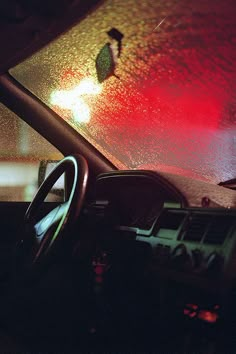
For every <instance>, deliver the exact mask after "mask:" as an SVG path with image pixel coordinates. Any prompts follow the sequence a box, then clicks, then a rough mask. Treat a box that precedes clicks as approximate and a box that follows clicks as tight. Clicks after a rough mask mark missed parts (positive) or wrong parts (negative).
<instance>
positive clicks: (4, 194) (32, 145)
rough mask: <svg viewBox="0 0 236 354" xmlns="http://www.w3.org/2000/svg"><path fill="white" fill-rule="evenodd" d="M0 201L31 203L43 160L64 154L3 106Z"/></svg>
mask: <svg viewBox="0 0 236 354" xmlns="http://www.w3.org/2000/svg"><path fill="white" fill-rule="evenodd" d="M0 131H1V139H0V200H1V201H31V200H32V197H33V195H34V194H35V192H36V190H37V188H38V169H39V164H40V161H41V160H45V159H52V160H59V159H61V158H62V154H61V153H60V152H59V151H58V150H57V149H56V148H55V147H54V146H52V145H51V144H50V143H49V142H48V141H47V140H45V139H44V138H43V137H42V136H41V135H39V134H38V133H37V132H36V131H35V130H33V129H32V128H31V127H30V126H29V125H28V124H26V123H25V122H24V121H22V120H21V119H20V118H19V117H18V116H16V115H15V114H14V113H13V112H11V111H10V110H9V109H8V108H6V107H5V106H4V105H2V104H0Z"/></svg>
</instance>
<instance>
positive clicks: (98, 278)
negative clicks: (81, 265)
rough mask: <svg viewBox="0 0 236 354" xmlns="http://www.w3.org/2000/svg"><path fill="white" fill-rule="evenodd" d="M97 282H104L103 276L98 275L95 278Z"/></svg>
mask: <svg viewBox="0 0 236 354" xmlns="http://www.w3.org/2000/svg"><path fill="white" fill-rule="evenodd" d="M95 282H96V283H97V284H102V282H103V278H102V277H101V276H97V277H96V278H95Z"/></svg>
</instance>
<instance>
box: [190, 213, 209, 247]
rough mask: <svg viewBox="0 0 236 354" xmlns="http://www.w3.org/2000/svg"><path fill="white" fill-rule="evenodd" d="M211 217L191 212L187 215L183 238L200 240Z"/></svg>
mask: <svg viewBox="0 0 236 354" xmlns="http://www.w3.org/2000/svg"><path fill="white" fill-rule="evenodd" d="M211 219H212V217H211V216H209V215H204V214H193V215H191V216H190V217H189V220H188V227H187V231H186V232H185V235H184V240H187V241H195V242H200V241H201V240H202V238H203V236H204V234H205V232H206V230H207V227H208V225H209V222H210V221H211Z"/></svg>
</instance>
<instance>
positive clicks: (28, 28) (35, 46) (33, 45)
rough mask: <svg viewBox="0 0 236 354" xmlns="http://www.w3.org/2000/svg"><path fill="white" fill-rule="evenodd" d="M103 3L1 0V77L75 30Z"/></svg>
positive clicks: (97, 0) (93, 1)
mask: <svg viewBox="0 0 236 354" xmlns="http://www.w3.org/2000/svg"><path fill="white" fill-rule="evenodd" d="M100 2H101V1H100V0H1V1H0V43H1V55H0V74H2V73H4V72H6V71H8V69H10V68H11V67H13V66H15V65H16V64H18V63H19V62H21V61H22V60H24V59H25V58H27V57H28V56H30V55H31V54H33V53H34V52H36V51H38V50H39V49H40V48H41V47H43V46H45V45H46V44H47V43H49V42H50V41H51V40H53V39H54V38H55V37H57V36H58V35H59V34H61V33H63V32H65V31H66V30H67V29H69V28H70V27H72V26H73V24H75V23H76V22H78V20H79V19H81V18H83V17H85V16H86V14H87V13H88V12H89V11H91V9H93V7H94V6H96V5H98V3H100Z"/></svg>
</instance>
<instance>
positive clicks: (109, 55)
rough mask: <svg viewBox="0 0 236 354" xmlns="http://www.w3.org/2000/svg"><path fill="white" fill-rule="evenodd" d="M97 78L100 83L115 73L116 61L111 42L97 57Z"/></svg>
mask: <svg viewBox="0 0 236 354" xmlns="http://www.w3.org/2000/svg"><path fill="white" fill-rule="evenodd" d="M96 71H97V78H98V81H99V82H100V83H102V82H103V81H104V80H106V79H107V78H108V77H110V76H112V75H114V71H115V61H114V57H113V52H112V48H111V44H110V43H106V44H105V45H104V46H103V47H102V49H101V50H100V52H99V53H98V55H97V58H96Z"/></svg>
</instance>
